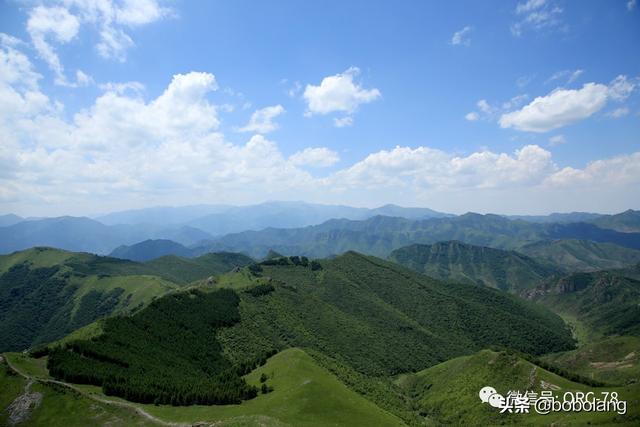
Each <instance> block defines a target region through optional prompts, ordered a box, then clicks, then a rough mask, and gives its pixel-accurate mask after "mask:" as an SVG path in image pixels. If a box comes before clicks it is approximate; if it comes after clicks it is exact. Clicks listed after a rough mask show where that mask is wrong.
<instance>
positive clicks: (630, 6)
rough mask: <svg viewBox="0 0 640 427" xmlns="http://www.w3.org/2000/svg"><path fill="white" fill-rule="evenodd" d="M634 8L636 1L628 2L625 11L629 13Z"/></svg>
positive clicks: (630, 0)
mask: <svg viewBox="0 0 640 427" xmlns="http://www.w3.org/2000/svg"><path fill="white" fill-rule="evenodd" d="M635 8H636V0H629V1H628V2H627V10H628V11H629V12H631V11H632V10H634V9H635Z"/></svg>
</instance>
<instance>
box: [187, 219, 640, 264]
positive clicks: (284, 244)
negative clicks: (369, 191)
mask: <svg viewBox="0 0 640 427" xmlns="http://www.w3.org/2000/svg"><path fill="white" fill-rule="evenodd" d="M544 239H583V240H592V241H597V242H612V243H616V244H619V245H621V246H625V247H630V248H635V249H640V233H621V232H618V231H615V230H606V229H601V228H599V227H597V226H596V225H594V224H588V223H571V224H553V223H552V224H539V223H531V222H527V221H522V220H510V219H508V218H505V217H502V216H499V215H491V214H488V215H480V214H475V213H468V214H464V215H460V216H458V217H453V218H431V219H423V220H409V219H405V218H397V217H386V216H376V217H373V218H369V219H367V220H364V221H352V220H346V219H335V220H330V221H327V222H325V223H322V224H320V225H315V226H309V227H303V228H294V229H282V228H281V229H278V228H267V229H264V230H261V231H245V232H242V233H235V234H229V235H226V236H223V237H220V238H218V239H215V240H213V241H211V242H209V243H207V244H204V245H201V246H199V247H196V248H194V251H195V252H196V253H204V252H212V251H232V252H242V253H246V254H248V255H250V256H252V257H254V258H256V259H260V258H263V257H264V256H265V255H266V254H267V253H268V251H269V250H275V251H277V252H279V253H282V254H283V255H305V256H309V257H314V258H319V257H327V256H331V255H336V254H341V253H344V252H347V251H349V250H353V251H358V252H361V253H366V254H369V255H375V256H379V257H387V256H388V255H389V254H390V253H391V251H393V250H394V249H398V248H401V247H403V246H408V245H411V244H414V243H421V244H432V243H436V242H440V241H448V240H459V241H462V242H465V243H469V244H473V245H478V246H487V247H493V248H499V249H517V248H519V247H521V246H523V245H526V244H528V243H532V242H535V241H538V240H544Z"/></svg>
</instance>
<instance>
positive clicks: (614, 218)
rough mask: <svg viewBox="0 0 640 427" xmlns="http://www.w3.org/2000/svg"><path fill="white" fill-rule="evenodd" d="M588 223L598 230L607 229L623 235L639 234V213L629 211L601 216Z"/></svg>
mask: <svg viewBox="0 0 640 427" xmlns="http://www.w3.org/2000/svg"><path fill="white" fill-rule="evenodd" d="M588 222H590V223H592V224H595V225H597V226H598V227H600V228H608V229H611V230H616V231H622V232H625V233H634V232H635V233H637V232H640V211H634V210H633V209H629V210H627V211H624V212H622V213H619V214H615V215H603V216H600V217H598V218H595V219H592V220H590V221H588Z"/></svg>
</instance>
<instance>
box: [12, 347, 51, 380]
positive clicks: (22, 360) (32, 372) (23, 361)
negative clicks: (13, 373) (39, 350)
mask: <svg viewBox="0 0 640 427" xmlns="http://www.w3.org/2000/svg"><path fill="white" fill-rule="evenodd" d="M3 357H5V358H6V359H7V361H8V362H9V363H11V366H13V367H14V368H16V369H17V370H18V371H20V372H22V373H23V374H25V375H28V376H30V377H33V378H43V379H50V378H51V376H50V375H49V372H48V371H47V358H46V357H41V358H39V359H34V358H33V357H29V356H28V355H27V354H26V353H4V354H3Z"/></svg>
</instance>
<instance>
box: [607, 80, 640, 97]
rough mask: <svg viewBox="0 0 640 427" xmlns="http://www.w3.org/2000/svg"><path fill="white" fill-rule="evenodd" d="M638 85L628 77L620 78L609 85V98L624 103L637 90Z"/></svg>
mask: <svg viewBox="0 0 640 427" xmlns="http://www.w3.org/2000/svg"><path fill="white" fill-rule="evenodd" d="M636 86H637V84H636V83H635V81H631V80H629V79H628V78H627V76H622V75H621V76H618V77H616V78H615V79H613V81H612V82H611V83H610V84H609V97H610V98H612V99H614V100H616V101H624V100H625V99H627V98H628V97H629V96H630V95H631V93H633V91H634V90H635V89H636Z"/></svg>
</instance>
